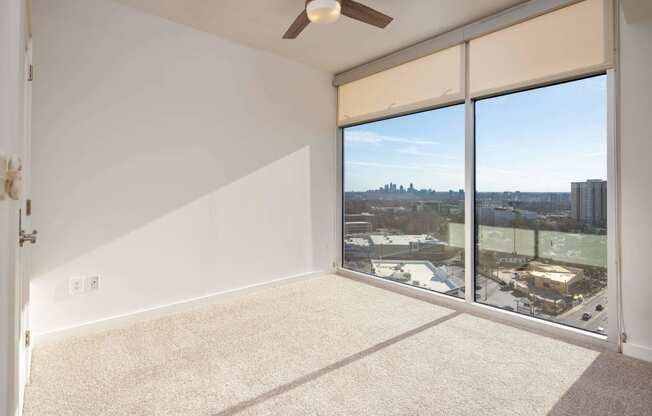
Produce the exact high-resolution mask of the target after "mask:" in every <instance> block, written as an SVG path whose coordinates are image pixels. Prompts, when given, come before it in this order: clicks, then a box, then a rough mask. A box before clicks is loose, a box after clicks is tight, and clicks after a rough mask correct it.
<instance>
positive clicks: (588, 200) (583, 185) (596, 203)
mask: <svg viewBox="0 0 652 416" xmlns="http://www.w3.org/2000/svg"><path fill="white" fill-rule="evenodd" d="M571 216H572V217H573V219H575V220H577V221H580V222H584V223H587V224H593V225H601V226H605V225H606V224H607V181H603V180H601V179H589V180H587V181H586V182H573V183H571Z"/></svg>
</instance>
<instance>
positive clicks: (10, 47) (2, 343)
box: [0, 0, 26, 416]
mask: <svg viewBox="0 0 652 416" xmlns="http://www.w3.org/2000/svg"><path fill="white" fill-rule="evenodd" d="M25 16H26V14H25V4H24V2H23V1H21V0H7V1H2V2H0V152H2V153H5V154H21V152H22V150H23V149H22V146H21V144H22V141H21V140H20V139H19V138H20V137H22V136H21V135H22V134H23V123H24V121H23V116H24V114H23V113H24V112H23V108H24V105H23V98H24V95H23V93H24V90H23V84H24V78H23V76H24V73H23V66H24V56H25V55H24V48H25V36H24V33H25V24H26V19H25ZM18 209H19V203H18V202H16V201H10V200H0V414H2V415H12V416H13V415H17V414H18V409H19V403H18V402H19V386H18V372H19V368H18V363H19V358H18V356H19V352H18V349H19V348H21V347H20V334H19V333H18V331H19V324H18V319H19V316H18V314H19V308H20V305H19V300H18V298H17V297H18V294H17V282H16V269H15V268H16V267H17V265H16V254H17V238H16V237H17V235H18Z"/></svg>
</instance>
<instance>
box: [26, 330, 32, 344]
mask: <svg viewBox="0 0 652 416" xmlns="http://www.w3.org/2000/svg"><path fill="white" fill-rule="evenodd" d="M31 343H32V333H31V332H30V331H25V348H29V346H30V345H31Z"/></svg>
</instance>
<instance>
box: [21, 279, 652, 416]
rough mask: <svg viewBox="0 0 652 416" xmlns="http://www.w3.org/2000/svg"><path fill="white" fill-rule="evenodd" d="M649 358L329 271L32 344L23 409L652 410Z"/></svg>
mask: <svg viewBox="0 0 652 416" xmlns="http://www.w3.org/2000/svg"><path fill="white" fill-rule="evenodd" d="M650 414H652V365H651V364H648V363H644V362H642V361H638V360H633V359H629V358H626V357H623V356H621V355H619V354H614V353H604V352H603V353H600V352H597V351H593V350H590V349H586V348H582V347H578V346H575V345H571V344H567V343H564V342H561V341H557V340H553V339H550V338H546V337H543V336H539V335H536V334H533V333H531V332H526V331H523V330H520V329H516V328H512V327H509V326H505V325H502V324H498V323H495V322H492V321H488V320H484V319H481V318H478V317H474V316H471V315H467V314H461V313H459V312H456V311H453V310H450V309H446V308H443V307H439V306H435V305H432V304H429V303H426V302H422V301H419V300H416V299H412V298H409V297H405V296H402V295H399V294H396V293H393V292H389V291H386V290H383V289H380V288H376V287H372V286H369V285H365V284H362V283H359V282H355V281H352V280H349V279H346V278H342V277H337V276H324V277H319V278H315V279H311V280H309V281H305V282H300V283H294V284H289V285H286V286H282V287H277V288H273V289H264V290H261V291H259V292H256V293H252V294H247V295H243V296H241V297H239V298H234V299H231V300H228V301H227V302H226V303H223V304H218V305H214V306H210V307H207V308H203V309H198V310H196V311H193V312H190V313H184V314H179V315H176V316H173V317H168V318H163V319H158V320H154V321H149V322H144V323H140V324H136V325H133V326H131V327H129V328H126V329H120V330H113V331H109V332H106V333H102V334H98V335H93V336H88V337H83V338H77V339H70V340H65V341H61V342H57V343H54V344H50V345H45V346H42V347H40V348H36V350H35V351H34V357H33V368H32V382H31V384H30V386H29V387H28V390H27V396H26V408H25V415H26V416H49V415H52V416H67V415H75V416H94V415H98V416H99V415H102V416H108V415H120V416H127V415H157V416H158V415H174V416H180V415H205V416H213V415H225V416H226V415H329V416H333V415H355V416H362V415H374V416H375V415H379V416H380V415H473V416H477V415H591V416H597V415H642V416H643V415H650Z"/></svg>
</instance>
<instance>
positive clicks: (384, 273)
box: [343, 105, 464, 297]
mask: <svg viewBox="0 0 652 416" xmlns="http://www.w3.org/2000/svg"><path fill="white" fill-rule="evenodd" d="M343 142H344V144H343V147H344V148H343V156H344V161H343V162H344V191H345V192H344V213H343V214H344V218H343V219H344V221H343V235H344V244H343V250H344V252H343V259H344V262H343V263H344V267H346V268H348V269H351V270H355V271H359V272H363V273H368V274H373V275H375V276H378V277H382V278H385V279H390V280H393V281H396V282H402V283H405V284H409V285H413V286H417V287H420V288H424V289H428V290H433V291H436V292H440V293H446V294H450V295H454V296H460V297H464V106H463V105H456V106H451V107H446V108H440V109H436V110H431V111H425V112H421V113H416V114H411V115H406V116H402V117H396V118H390V119H386V120H382V121H377V122H372V123H366V124H361V125H357V126H354V127H348V128H345V129H344V131H343Z"/></svg>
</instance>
